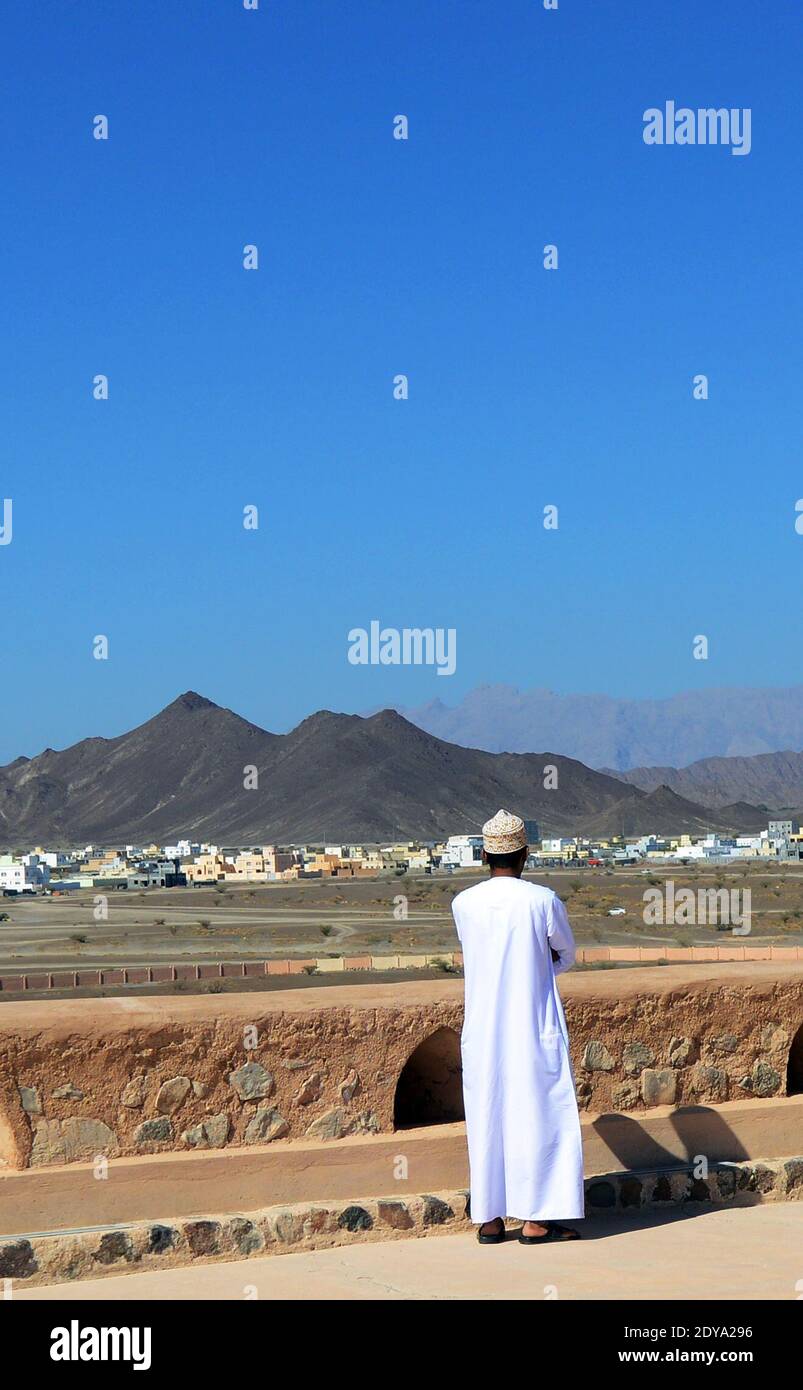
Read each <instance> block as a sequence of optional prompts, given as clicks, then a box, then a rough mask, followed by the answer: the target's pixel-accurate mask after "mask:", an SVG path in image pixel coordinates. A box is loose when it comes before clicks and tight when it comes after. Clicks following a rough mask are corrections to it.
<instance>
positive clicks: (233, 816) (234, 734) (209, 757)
mask: <svg viewBox="0 0 803 1390" xmlns="http://www.w3.org/2000/svg"><path fill="white" fill-rule="evenodd" d="M548 766H554V767H555V768H557V787H556V788H554V789H552V790H545V788H544V769H545V768H546V767H548ZM252 768H255V769H256V779H254V776H253V774H252V773H250V774H249V769H252ZM254 780H256V786H250V787H246V785H245V783H246V782H247V781H251V782H253V781H254ZM673 796H674V794H673V793H669V792H668V790H666V789H665V790H664V791H661V792H660V794H659V793H656V792H654V793H651V794H648V793H646V792H645V791H643V790H641V789H640V788H638V787H637V786H633V785H626V784H623V783H622V781H620V780H618V779H617V778H615V777H613V776H610V775H608V774H606V773H601V772H595V771H593V770H592V769H591V768H589V767H585V766H584V765H583V763H581V762H578V761H576V760H574V759H572V758H566V757H563V756H561V755H559V754H553V753H527V754H516V753H496V754H494V753H488V752H484V751H480V750H478V749H470V748H462V747H459V746H456V745H454V744H451V743H447V742H444V741H443V740H442V739H439V738H435V737H433V736H432V735H431V734H428V733H425V732H424V731H423V730H422V729H420V728H417V727H416V726H415V725H414V724H412V723H410V722H409V721H408V720H406V719H404V718H403V717H402V716H401V715H400V714H398V713H396V712H395V711H393V710H382V711H380V712H379V713H377V714H375V715H372V716H370V717H368V718H362V717H360V716H359V715H347V714H333V713H331V712H329V711H325V710H324V711H320V712H319V713H317V714H314V715H311V716H310V718H309V719H305V720H304V721H303V722H302V723H301V724H299V725H298V727H297V728H295V729H293V730H292V731H291V732H290V733H288V734H283V735H279V734H272V733H268V732H267V731H266V730H264V729H260V728H258V727H257V726H256V725H255V724H251V723H249V722H248V721H247V720H245V719H241V718H240V716H239V715H237V714H235V713H233V711H232V710H228V709H222V708H221V707H220V706H219V705H215V704H213V703H212V702H211V701H210V700H206V699H204V698H203V696H200V695H197V694H195V692H193V691H189V692H187V693H186V694H184V695H181V696H180V697H179V698H178V699H177V700H174V701H173V703H172V704H171V705H168V706H167V708H166V709H164V710H162V712H161V713H160V714H157V715H156V716H155V717H154V718H153V719H150V720H148V721H147V723H145V724H141V725H140V726H139V727H138V728H136V729H133V730H131V731H130V732H129V733H125V734H121V735H120V736H119V737H117V738H111V739H106V738H89V739H84V740H83V741H82V742H80V743H77V744H74V745H73V746H72V747H71V748H66V749H64V750H63V751H62V752H55V751H54V750H53V749H52V748H47V749H45V751H44V752H43V753H40V754H39V755H38V756H37V757H35V758H30V759H27V758H17V759H16V760H15V761H14V762H13V763H9V764H8V765H7V766H6V767H4V768H0V843H2V844H3V845H5V846H6V847H8V848H18V847H20V846H23V845H27V846H30V845H32V844H35V843H40V844H44V843H47V844H50V845H55V844H58V845H69V846H75V845H83V844H85V843H91V842H97V843H103V844H118V843H119V844H124V843H126V842H136V843H143V842H148V841H150V840H155V841H157V842H165V841H169V840H171V839H174V838H175V837H177V836H179V835H186V834H192V835H194V836H197V837H201V838H203V839H208V840H214V841H216V842H218V843H220V842H221V841H225V840H234V841H245V842H248V841H253V842H254V843H259V842H263V841H264V842H271V841H274V840H278V841H281V842H293V841H295V842H304V841H311V840H323V839H326V838H329V839H331V840H336V841H339V840H341V839H343V840H353V841H359V840H385V839H390V838H396V837H405V836H409V837H413V836H417V837H421V838H429V839H434V838H440V837H442V836H445V835H448V834H458V833H461V832H476V831H477V830H478V829H479V827H480V826H481V824H482V822H483V821H484V820H485V819H486V818H487V817H488V816H489V815H492V814H493V813H494V811H496V810H498V808H499V807H500V806H510V807H512V808H514V809H515V810H517V811H518V812H519V813H520V814H521V815H524V816H527V817H533V818H535V819H537V820H538V821H539V822H540V824H541V826H542V828H543V832H544V833H547V834H549V833H552V834H569V833H577V832H582V831H583V830H584V828H585V827H593V828H594V831H595V832H596V831H599V832H600V833H602V831H604V830H609V831H611V832H615V831H617V830H619V829H621V828H622V824H625V828H626V829H627V830H628V831H630V830H631V829H633V828H638V829H639V830H643V831H650V830H655V831H657V832H659V833H665V832H667V831H669V830H679V829H685V828H689V829H691V828H692V826H694V828H696V827H697V825H698V824H704V828H707V829H730V828H734V829H740V828H744V827H745V825H746V824H747V822H748V821H749V820H750V817H751V816H752V815H754V813H753V812H752V810H751V808H747V809H746V810H745V809H744V808H742V809H741V810H740V811H739V812H738V813H737V814H735V815H734V816H732V817H730V818H729V817H728V816H727V815H726V814H725V813H724V812H720V813H718V814H717V815H716V816H712V815H711V813H707V812H705V811H704V810H703V808H701V807H700V806H697V805H692V804H691V803H688V802H685V801H683V800H682V799H680V798H678V797H676V796H674V799H672V798H673ZM679 819H680V821H681V822H682V824H679V823H678V820H679ZM687 823H688V824H687Z"/></svg>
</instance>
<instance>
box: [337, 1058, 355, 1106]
mask: <svg viewBox="0 0 803 1390" xmlns="http://www.w3.org/2000/svg"><path fill="white" fill-rule="evenodd" d="M359 1089H360V1078H359V1076H358V1075H357V1073H356V1071H355V1070H354V1068H353V1067H352V1069H351V1071H349V1072H348V1073H347V1075H346V1076H344V1077H343V1080H342V1081H341V1083H340V1099H341V1100H342V1102H343V1104H344V1105H348V1103H349V1101H350V1100H353V1099H354V1097H355V1095H356V1094H357V1091H358V1090H359Z"/></svg>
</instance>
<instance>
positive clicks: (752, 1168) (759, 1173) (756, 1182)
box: [737, 1163, 778, 1195]
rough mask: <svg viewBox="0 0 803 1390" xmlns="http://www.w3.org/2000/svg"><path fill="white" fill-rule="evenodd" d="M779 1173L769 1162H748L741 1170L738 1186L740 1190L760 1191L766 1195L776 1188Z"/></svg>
mask: <svg viewBox="0 0 803 1390" xmlns="http://www.w3.org/2000/svg"><path fill="white" fill-rule="evenodd" d="M777 1180H778V1174H777V1172H776V1170H775V1168H774V1167H771V1166H770V1165H769V1164H767V1163H747V1164H745V1166H744V1167H743V1168H741V1169H740V1171H739V1176H738V1179H737V1187H738V1189H739V1191H740V1192H760V1193H761V1194H762V1195H766V1194H767V1193H770V1192H772V1191H773V1190H774V1188H775V1184H776V1182H777Z"/></svg>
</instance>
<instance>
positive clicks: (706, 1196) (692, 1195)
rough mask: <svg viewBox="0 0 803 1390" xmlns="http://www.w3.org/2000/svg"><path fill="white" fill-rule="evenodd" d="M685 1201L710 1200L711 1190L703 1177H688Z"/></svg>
mask: <svg viewBox="0 0 803 1390" xmlns="http://www.w3.org/2000/svg"><path fill="white" fill-rule="evenodd" d="M686 1201H687V1202H710V1201H711V1192H710V1189H709V1186H708V1183H707V1182H706V1180H705V1178H696V1177H694V1176H693V1175H692V1176H690V1178H689V1186H688V1191H687V1193H686Z"/></svg>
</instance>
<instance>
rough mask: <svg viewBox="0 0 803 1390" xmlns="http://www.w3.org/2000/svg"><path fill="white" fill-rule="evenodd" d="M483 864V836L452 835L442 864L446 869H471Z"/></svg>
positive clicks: (444, 852) (447, 843)
mask: <svg viewBox="0 0 803 1390" xmlns="http://www.w3.org/2000/svg"><path fill="white" fill-rule="evenodd" d="M481 863H482V836H481V835H450V836H449V838H448V840H447V841H446V848H445V849H444V851H443V855H442V858H441V864H442V865H443V866H444V868H449V867H451V868H453V869H470V868H472V867H473V866H474V865H475V864H481Z"/></svg>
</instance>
